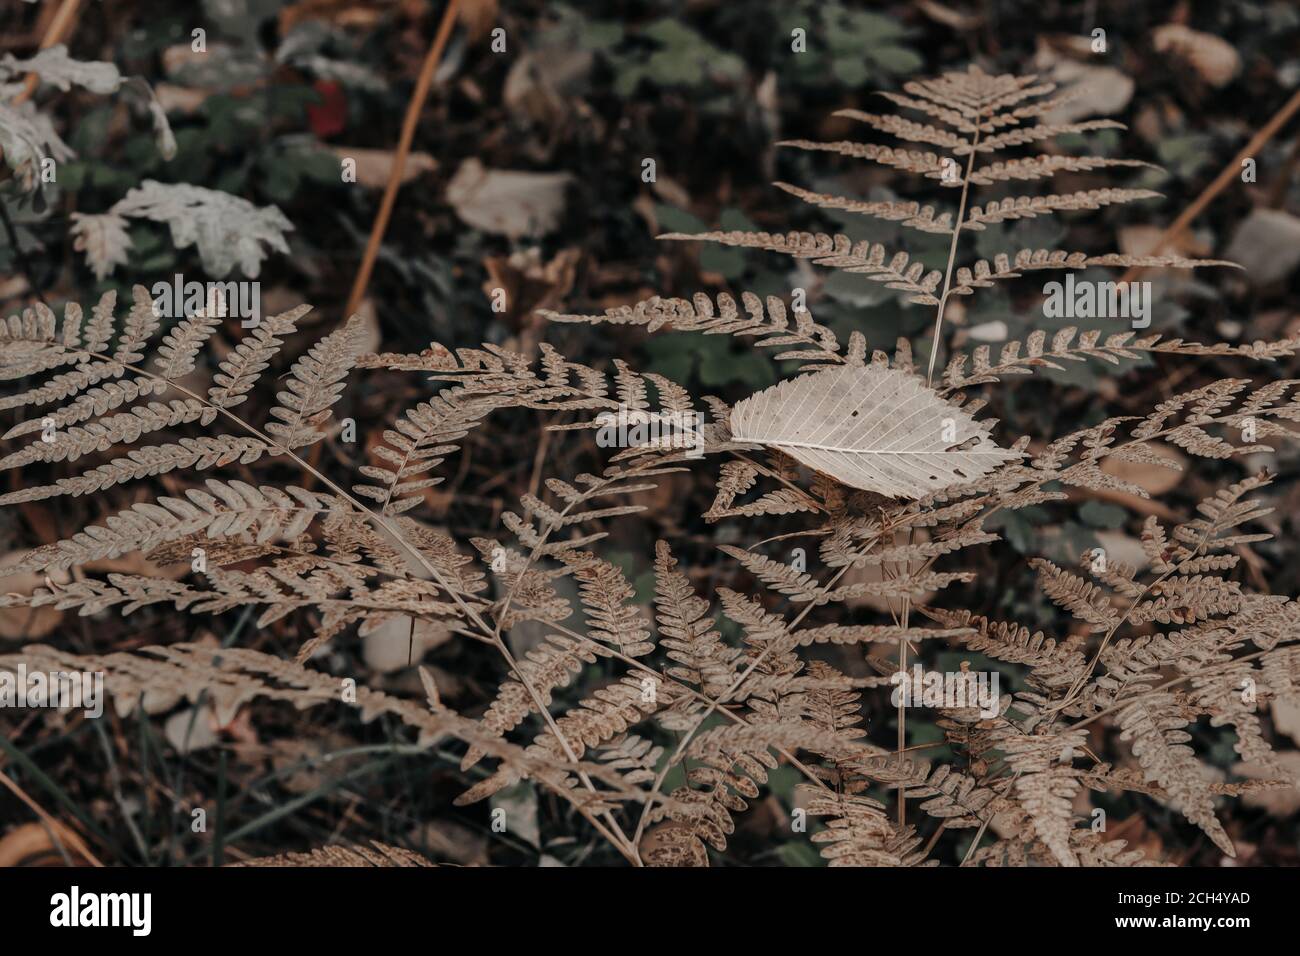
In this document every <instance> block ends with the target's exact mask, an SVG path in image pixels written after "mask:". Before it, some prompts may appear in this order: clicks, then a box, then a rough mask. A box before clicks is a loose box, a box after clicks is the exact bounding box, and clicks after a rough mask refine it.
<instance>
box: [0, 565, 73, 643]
mask: <svg viewBox="0 0 1300 956" xmlns="http://www.w3.org/2000/svg"><path fill="white" fill-rule="evenodd" d="M28 554H29V552H27V551H11V552H10V553H9V554H6V555H5V556H4V557H2V558H0V594H21V595H23V596H28V595H30V594H31V593H32V592H33V591H35V590H36V589H37V588H38V587H43V586H46V585H45V578H46V575H44V574H15V575H11V576H5V573H4V569H5V568H11V567H13V566H14V565H15V564H18V563H20V562H21V561H23V560H25V559H26V557H27V555H28ZM49 578H50V580H51V581H53V582H54V583H55V584H67V583H68V582H69V581H70V580H72V579H71V577H69V575H68V573H67V572H66V571H57V572H55V573H53V574H51V575H49ZM61 620H63V612H62V611H60V610H58V609H56V608H53V607H50V606H48V605H47V606H45V607H38V608H30V607H5V608H0V637H7V638H9V639H10V640H14V639H17V640H24V641H35V640H39V639H40V638H42V637H44V636H45V635H47V634H49V633H50V632H51V631H53V630H54V629H55V628H56V627H58V626H59V622H60V621H61Z"/></svg>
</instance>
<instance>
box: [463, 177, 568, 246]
mask: <svg viewBox="0 0 1300 956" xmlns="http://www.w3.org/2000/svg"><path fill="white" fill-rule="evenodd" d="M570 179H572V177H571V176H570V175H569V174H568V173H528V172H518V171H514V170H504V169H488V168H487V167H485V166H484V165H483V164H482V163H480V162H479V161H478V160H477V159H474V158H470V159H467V160H465V161H464V162H463V163H461V164H460V168H459V169H457V170H456V175H454V176H453V177H452V178H451V182H449V183H448V184H447V201H448V202H449V203H451V205H452V207H453V208H454V209H455V210H456V215H458V216H460V218H461V219H462V220H464V221H465V223H466V224H467V225H470V226H473V227H475V228H476V229H482V230H483V231H484V232H492V233H497V234H499V235H503V236H510V237H511V238H519V237H521V236H543V235H545V234H546V233H548V232H551V231H552V230H553V229H555V227H556V226H557V225H558V224H559V221H560V215H561V214H562V213H563V212H564V192H565V188H566V187H567V186H568V184H569V181H570Z"/></svg>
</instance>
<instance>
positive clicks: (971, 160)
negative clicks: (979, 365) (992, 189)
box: [925, 123, 980, 386]
mask: <svg viewBox="0 0 1300 956" xmlns="http://www.w3.org/2000/svg"><path fill="white" fill-rule="evenodd" d="M979 141H980V130H979V124H978V123H977V124H976V125H975V136H974V138H973V139H972V140H971V144H970V155H969V156H968V157H966V175H965V176H964V177H963V178H962V181H961V201H960V202H959V203H958V204H957V215H956V217H955V218H954V219H953V225H952V242H951V243H950V244H949V246H948V269H947V271H946V272H945V273H944V276H943V293H942V294H941V295H940V296H939V306H938V308H937V309H935V313H934V335H933V337H932V338H931V340H930V367H929V369H928V370H927V371H926V373H925V384H926V385H927V386H929V385H932V384H933V383H934V362H935V359H937V358H938V357H939V334H940V332H942V331H943V310H944V308H945V307H946V306H947V305H948V294H949V293H950V292H951V291H952V289H951V286H952V267H953V265H954V264H955V263H956V262H957V240H958V239H960V238H961V227H962V221H963V220H964V219H965V217H966V196H967V193H968V192H969V190H970V176H971V172H972V171H973V170H974V168H975V147H976V146H978V145H979Z"/></svg>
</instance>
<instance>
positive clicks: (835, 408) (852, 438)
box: [731, 365, 1020, 498]
mask: <svg viewBox="0 0 1300 956" xmlns="http://www.w3.org/2000/svg"><path fill="white" fill-rule="evenodd" d="M731 434H732V436H733V438H734V439H735V440H736V441H739V442H746V443H750V442H752V443H754V444H758V445H763V446H765V447H768V448H775V449H776V450H778V451H782V452H784V453H786V454H787V455H790V456H791V457H792V458H794V459H796V460H798V461H800V462H802V463H803V464H805V465H807V466H808V467H809V468H815V469H816V470H817V471H820V472H822V473H823V474H827V475H830V476H831V477H832V478H834V479H835V480H836V481H838V482H840V483H841V484H845V485H848V486H849V487H851V488H861V489H863V490H866V491H874V492H876V493H877V494H882V495H887V496H889V497H891V498H919V497H920V496H921V495H923V494H925V493H926V492H929V491H936V490H938V489H940V488H946V487H948V486H949V485H954V484H960V483H964V482H967V481H972V480H974V479H976V478H978V477H980V476H981V475H984V474H987V473H988V472H989V471H991V470H992V469H994V468H995V467H997V466H998V465H1001V464H1003V463H1005V462H1008V461H1012V460H1014V459H1016V458H1019V457H1020V455H1019V454H1018V453H1017V452H1012V451H1008V450H1007V449H1005V448H1000V447H998V445H997V444H996V443H995V442H994V441H993V440H992V438H990V436H989V432H988V429H987V428H985V427H984V426H983V425H981V424H979V423H978V422H976V421H975V420H974V419H973V418H971V416H970V415H969V414H968V413H967V412H966V411H965V410H964V409H961V408H958V407H957V406H956V405H953V404H951V403H949V402H946V401H944V400H943V399H942V398H940V397H939V395H938V394H936V393H935V392H934V391H933V390H932V389H929V388H927V387H926V386H925V384H924V383H923V382H922V381H921V380H920V379H919V378H917V377H916V376H914V375H910V374H908V373H907V372H903V371H900V370H899V369H893V368H885V367H883V366H879V365H867V366H861V367H853V366H844V367H840V368H833V369H829V370H828V371H825V372H816V373H814V374H812V375H803V376H800V377H799V378H793V379H787V380H786V381H784V382H780V383H778V384H776V385H773V386H772V387H771V388H767V389H764V390H763V391H761V392H759V393H757V394H756V395H751V396H750V397H749V398H747V399H745V400H744V401H742V402H740V403H738V404H737V405H736V407H735V408H734V409H732V412H731Z"/></svg>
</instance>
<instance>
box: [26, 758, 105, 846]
mask: <svg viewBox="0 0 1300 956" xmlns="http://www.w3.org/2000/svg"><path fill="white" fill-rule="evenodd" d="M0 783H2V784H4V785H5V787H7V788H8V789H9V790H10V791H12V793H13V795H14V796H16V797H17V798H18V799H19V800H21V801H22V802H23V803H25V804H27V806H28V807H29V808H30V809H31V811H32V812H33V813H35V814H36V815H37V816H38V817H40V819H41V822H42V823H43V824H45V825H46V826H47V827H48V828H49V830H50V839H51V840H53V841H54V842H55V843H56V844H59V845H60V849H62V840H61V839H60V837H61V836H66V837H67V838H68V842H69V843H71V844H72V848H73V849H74V850H76V851H77V853H79V854H80V855H81V856H82V857H84V858H85V859H86V860H88V861H90V862H91V863H92V864H94V865H95V866H103V865H104V864H103V863H100V862H99V859H98V858H97V857H96V856H95V854H93V853H91V852H90V847H88V846H86V843H85V841H84V840H82V839H81V837H80V836H78V835H77V833H76V831H75V830H73V829H72V828H70V827H67V826H64V825H63V824H61V823H59V821H58V820H56V819H54V818H53V817H52V816H50V815H49V814H48V813H46V812H45V811H44V810H42V809H41V806H40V804H38V803H37V802H36V801H35V800H33V799H32V798H31V797H29V796H28V795H27V792H26V791H25V790H23V788H22V787H20V786H18V784H16V783H14V782H13V781H12V780H10V779H9V777H8V775H7V774H6V773H5V772H4V771H3V770H0Z"/></svg>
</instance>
